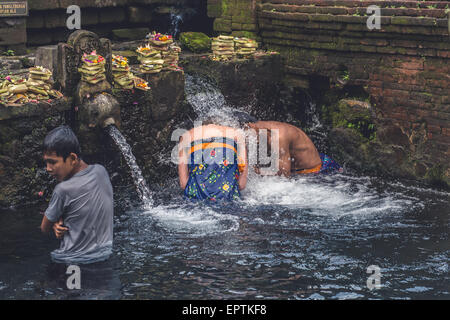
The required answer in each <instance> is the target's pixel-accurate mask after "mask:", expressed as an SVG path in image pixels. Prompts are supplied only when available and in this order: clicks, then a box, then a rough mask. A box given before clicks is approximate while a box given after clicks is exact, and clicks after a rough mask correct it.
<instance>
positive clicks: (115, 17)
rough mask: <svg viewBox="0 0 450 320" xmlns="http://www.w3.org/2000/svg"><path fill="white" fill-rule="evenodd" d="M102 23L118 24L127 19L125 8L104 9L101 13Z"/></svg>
mask: <svg viewBox="0 0 450 320" xmlns="http://www.w3.org/2000/svg"><path fill="white" fill-rule="evenodd" d="M99 15H100V19H99V22H100V23H117V22H123V21H125V19H126V14H125V10H124V8H104V9H102V10H100V11H99Z"/></svg>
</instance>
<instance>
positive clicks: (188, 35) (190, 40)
mask: <svg viewBox="0 0 450 320" xmlns="http://www.w3.org/2000/svg"><path fill="white" fill-rule="evenodd" d="M180 42H181V44H182V45H183V46H184V47H185V48H187V49H188V50H190V51H192V52H196V53H200V52H207V51H209V50H210V49H211V39H210V38H209V37H208V36H207V35H206V34H204V33H202V32H182V33H181V34H180Z"/></svg>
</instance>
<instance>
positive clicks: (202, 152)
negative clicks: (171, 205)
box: [184, 137, 240, 200]
mask: <svg viewBox="0 0 450 320" xmlns="http://www.w3.org/2000/svg"><path fill="white" fill-rule="evenodd" d="M189 161H190V162H189V164H188V169H189V180H188V183H187V185H186V188H185V190H184V194H185V196H186V197H188V198H189V199H199V200H204V199H208V200H219V199H226V200H235V199H238V198H239V197H240V192H239V186H238V179H239V167H238V157H237V144H236V142H235V141H234V140H232V139H228V138H223V137H220V138H210V139H203V140H197V141H193V142H192V143H191V148H190V151H189Z"/></svg>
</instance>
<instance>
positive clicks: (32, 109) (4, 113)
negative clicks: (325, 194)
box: [0, 97, 72, 121]
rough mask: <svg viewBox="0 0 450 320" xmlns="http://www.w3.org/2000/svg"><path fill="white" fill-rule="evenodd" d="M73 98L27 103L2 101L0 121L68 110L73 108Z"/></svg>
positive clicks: (0, 104)
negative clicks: (50, 111) (5, 103)
mask: <svg viewBox="0 0 450 320" xmlns="http://www.w3.org/2000/svg"><path fill="white" fill-rule="evenodd" d="M71 101H72V100H71V98H66V97H63V98H60V99H53V100H51V102H44V101H41V102H38V103H31V102H30V103H26V104H8V105H4V104H2V103H0V121H2V120H7V119H15V118H25V117H33V116H38V115H42V114H43V113H45V112H48V111H49V110H52V111H53V110H57V111H67V110H70V108H71Z"/></svg>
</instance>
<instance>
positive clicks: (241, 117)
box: [233, 111, 258, 126]
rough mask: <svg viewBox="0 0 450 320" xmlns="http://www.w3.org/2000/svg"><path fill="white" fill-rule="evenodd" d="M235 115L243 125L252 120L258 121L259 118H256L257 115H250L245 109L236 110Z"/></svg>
mask: <svg viewBox="0 0 450 320" xmlns="http://www.w3.org/2000/svg"><path fill="white" fill-rule="evenodd" d="M233 117H234V118H236V119H237V121H238V122H239V125H240V126H243V125H245V124H247V123H251V122H258V119H256V118H255V117H253V116H251V115H249V114H248V113H247V112H244V111H234V112H233Z"/></svg>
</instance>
